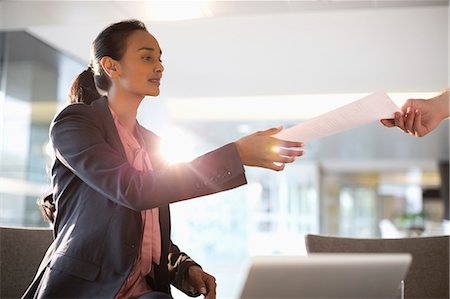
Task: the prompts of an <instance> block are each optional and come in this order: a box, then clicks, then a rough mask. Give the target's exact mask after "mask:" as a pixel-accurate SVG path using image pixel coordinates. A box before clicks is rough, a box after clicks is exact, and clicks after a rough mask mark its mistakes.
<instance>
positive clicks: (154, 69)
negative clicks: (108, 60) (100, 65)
mask: <svg viewBox="0 0 450 299" xmlns="http://www.w3.org/2000/svg"><path fill="white" fill-rule="evenodd" d="M119 64H120V76H119V77H118V79H117V81H116V83H117V84H119V85H120V88H121V89H123V90H125V91H126V92H129V93H132V94H135V95H138V96H140V97H141V96H142V97H144V96H157V95H159V84H160V80H161V77H162V73H163V71H164V67H163V66H162V62H161V49H160V48H159V44H158V41H157V40H156V39H155V38H154V37H153V36H152V35H151V34H150V33H148V32H147V31H144V30H137V31H135V32H133V33H132V34H131V35H130V36H129V37H128V39H127V43H126V50H125V53H124V55H123V57H122V59H120V60H119Z"/></svg>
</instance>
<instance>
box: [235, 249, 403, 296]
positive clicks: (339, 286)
mask: <svg viewBox="0 0 450 299" xmlns="http://www.w3.org/2000/svg"><path fill="white" fill-rule="evenodd" d="M411 259H412V258H411V255H410V254H407V253H392V254H385V253H382V254H355V253H352V254H349V253H336V254H328V253H326V254H325V253H324V254H322V253H316V254H310V255H308V256H266V257H262V256H260V257H254V258H252V260H251V264H250V267H249V269H248V274H247V278H246V281H245V283H244V285H243V287H242V291H241V296H240V299H264V298H267V299H269V298H270V299H277V298H278V299H300V298H359V299H362V298H377V299H388V298H401V281H402V280H403V278H404V277H405V276H406V273H407V271H408V268H409V265H410V263H411Z"/></svg>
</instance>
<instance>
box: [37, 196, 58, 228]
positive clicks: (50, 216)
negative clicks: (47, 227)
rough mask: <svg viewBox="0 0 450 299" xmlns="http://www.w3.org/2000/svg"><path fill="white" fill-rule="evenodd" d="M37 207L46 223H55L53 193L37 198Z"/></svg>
mask: <svg viewBox="0 0 450 299" xmlns="http://www.w3.org/2000/svg"><path fill="white" fill-rule="evenodd" d="M38 206H39V208H40V210H41V213H42V217H43V218H44V219H45V220H46V221H48V222H50V223H53V222H55V212H56V207H55V203H54V201H53V193H51V192H50V193H46V194H43V195H42V196H41V197H39V199H38Z"/></svg>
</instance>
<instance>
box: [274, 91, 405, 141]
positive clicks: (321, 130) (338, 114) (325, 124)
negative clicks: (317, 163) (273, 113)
mask: <svg viewBox="0 0 450 299" xmlns="http://www.w3.org/2000/svg"><path fill="white" fill-rule="evenodd" d="M397 111H400V109H399V108H398V107H397V105H396V104H395V103H394V102H393V101H392V100H391V99H390V98H389V96H388V95H387V94H386V93H385V92H383V91H377V92H374V93H372V94H370V95H368V96H366V97H364V98H362V99H359V100H356V101H354V102H352V103H349V104H347V105H344V106H342V107H339V108H337V109H334V110H331V111H329V112H327V113H324V114H322V115H319V116H317V117H314V118H311V119H309V120H306V121H305V122H303V123H300V124H298V125H296V126H293V127H290V128H288V129H285V130H282V131H281V132H280V133H278V134H276V135H274V137H276V138H278V139H283V140H291V141H310V140H314V139H319V138H323V137H326V136H330V135H333V134H336V133H339V132H343V131H346V130H349V129H352V128H356V127H359V126H362V125H365V124H368V123H371V122H373V121H378V120H380V119H383V118H394V113H395V112H397Z"/></svg>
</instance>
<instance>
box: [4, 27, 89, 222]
mask: <svg viewBox="0 0 450 299" xmlns="http://www.w3.org/2000/svg"><path fill="white" fill-rule="evenodd" d="M0 40H1V47H0V49H1V52H0V57H1V58H0V59H1V77H0V78H1V85H0V86H1V93H0V97H1V108H2V109H1V111H2V113H1V128H0V131H1V153H0V154H1V160H0V161H1V165H0V183H1V190H0V207H1V214H0V224H1V225H9V226H45V225H47V223H46V222H44V221H43V219H42V217H41V214H40V211H39V209H38V208H37V205H36V201H37V198H38V197H39V196H40V195H41V194H42V193H44V192H46V191H48V190H49V189H50V184H49V183H50V181H49V174H48V172H47V169H48V166H49V163H50V161H49V159H50V157H49V156H48V155H47V147H48V129H49V124H50V121H51V119H52V118H53V116H54V114H55V112H56V111H57V109H59V107H60V106H61V105H63V104H64V103H65V102H66V94H67V91H68V87H69V86H70V83H71V80H72V79H73V78H74V77H75V75H76V74H78V73H79V72H80V71H81V69H82V68H83V67H82V65H83V63H81V62H80V61H78V60H76V59H73V58H71V57H68V56H67V55H64V53H61V52H59V51H57V50H55V49H54V48H52V47H50V46H48V45H47V44H45V43H43V42H42V41H40V40H38V39H36V38H34V37H33V36H32V35H30V34H28V33H26V32H23V31H14V32H0Z"/></svg>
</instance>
